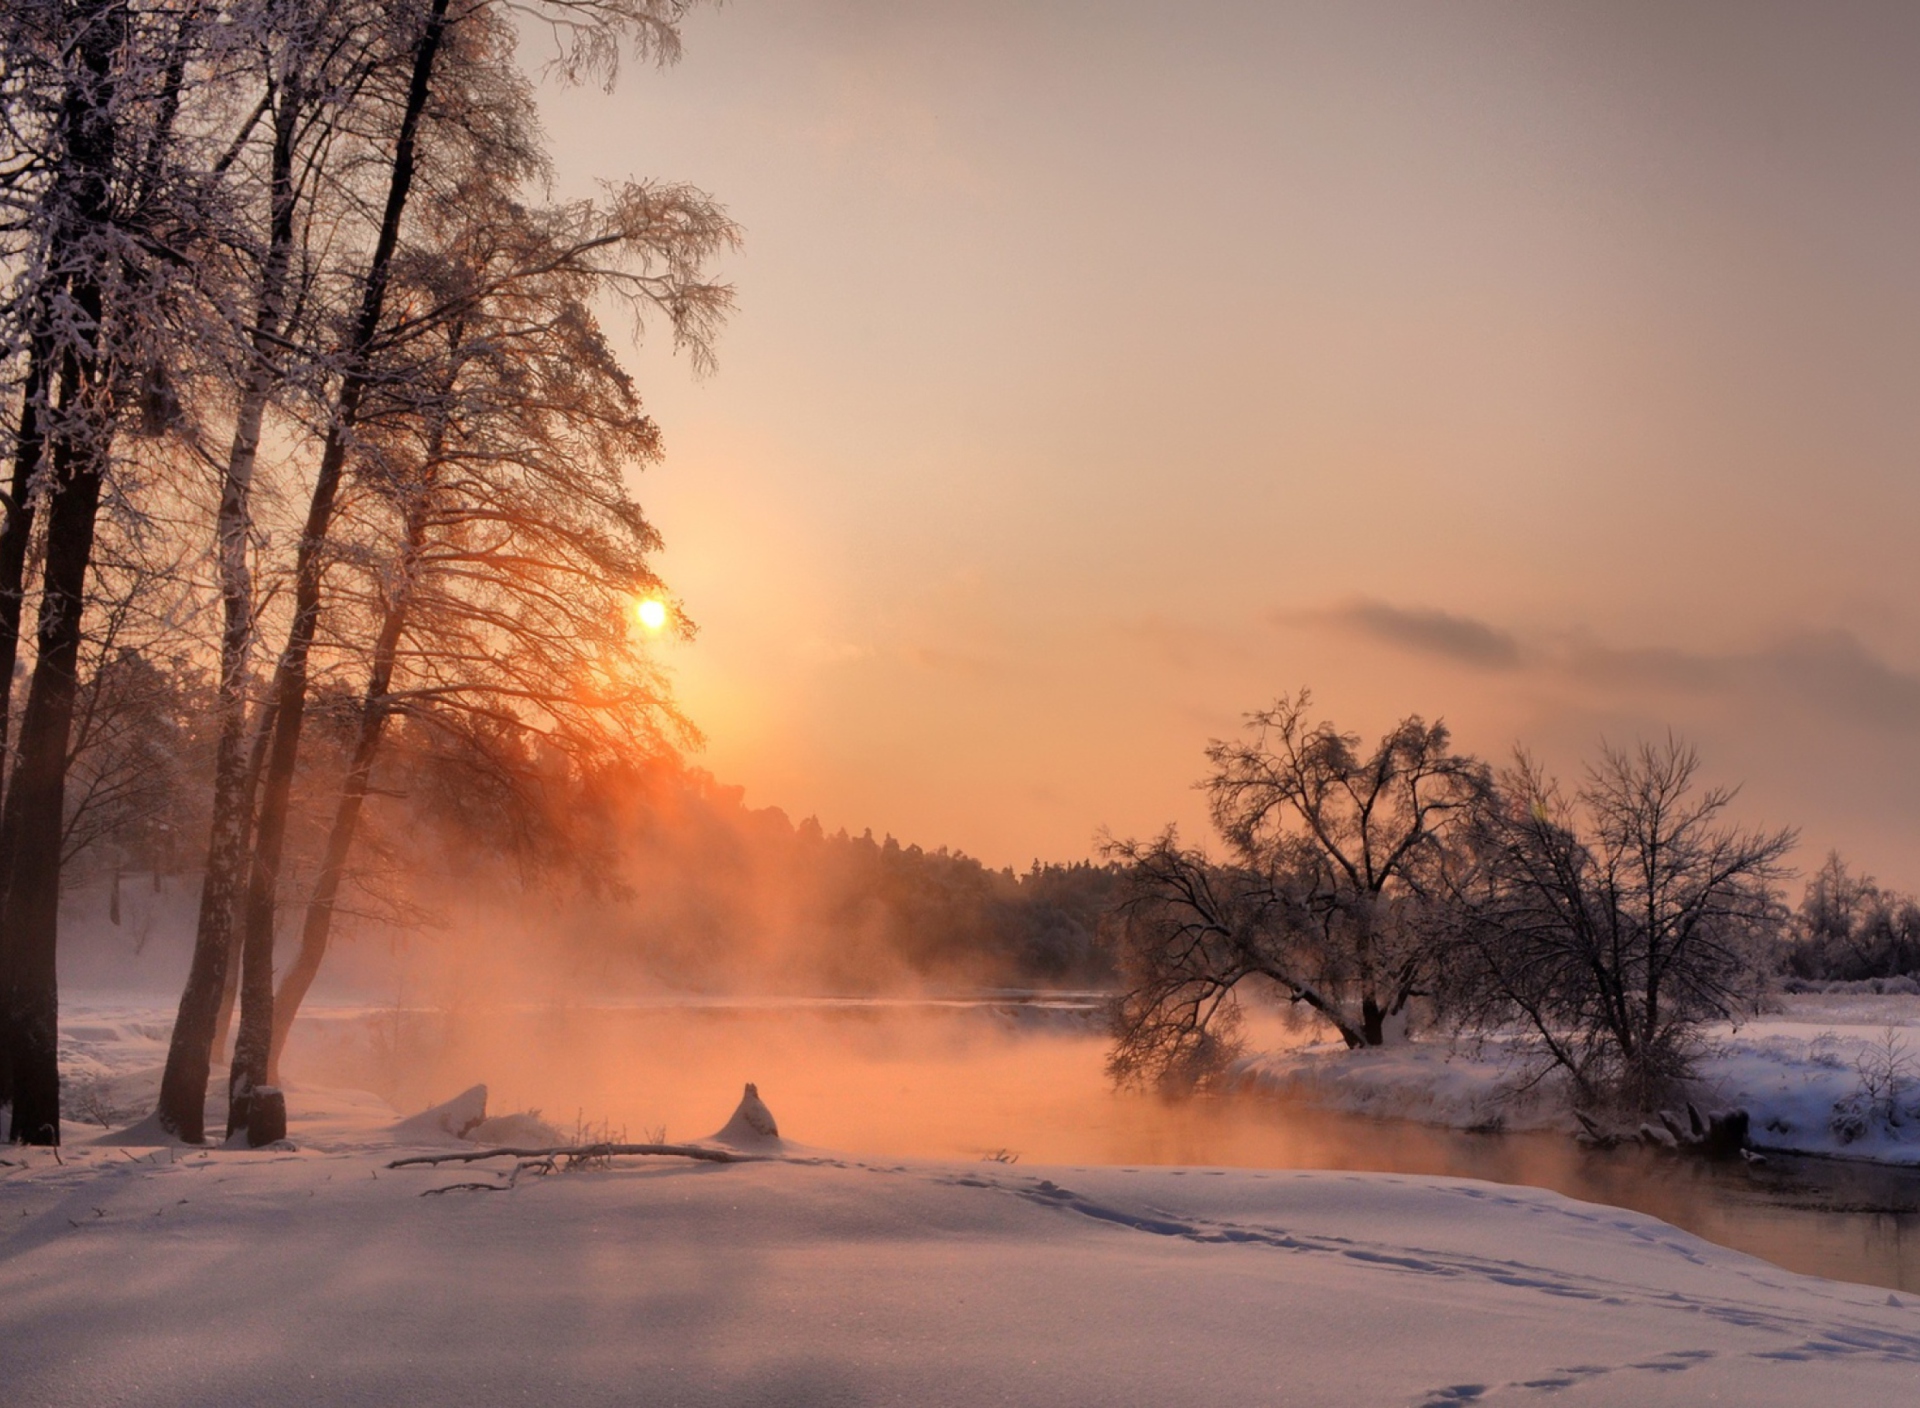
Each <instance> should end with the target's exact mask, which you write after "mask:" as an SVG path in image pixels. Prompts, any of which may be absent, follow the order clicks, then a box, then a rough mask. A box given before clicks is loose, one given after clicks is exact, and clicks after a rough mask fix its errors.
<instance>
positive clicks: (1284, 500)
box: [543, 0, 1920, 888]
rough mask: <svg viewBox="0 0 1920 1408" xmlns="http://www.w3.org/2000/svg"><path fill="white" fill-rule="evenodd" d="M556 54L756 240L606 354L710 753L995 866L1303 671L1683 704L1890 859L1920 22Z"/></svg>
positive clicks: (1892, 18) (683, 674) (1557, 698)
mask: <svg viewBox="0 0 1920 1408" xmlns="http://www.w3.org/2000/svg"><path fill="white" fill-rule="evenodd" d="M685 41H686V47H685V56H684V58H683V59H682V61H681V62H680V63H679V64H678V65H677V66H676V67H673V68H670V69H666V70H658V71H656V70H652V69H643V68H640V67H629V68H628V70H627V71H626V72H625V73H624V74H623V75H622V77H621V80H620V83H619V85H618V87H617V88H616V90H615V91H614V92H613V93H612V94H606V93H602V92H600V91H598V90H595V89H584V90H582V89H575V90H563V89H560V88H557V87H553V86H548V87H546V88H544V89H543V112H544V115H545V121H546V122H547V125H548V128H549V131H550V135H551V137H552V139H553V144H554V149H555V153H556V157H557V162H558V177H557V183H556V189H557V190H558V191H559V192H560V193H561V194H578V193H583V192H586V191H589V190H590V189H591V188H592V182H593V180H594V179H595V178H600V177H605V178H626V177H648V178H655V179H670V180H681V181H688V182H691V183H693V184H696V185H698V186H700V187H702V188H703V189H705V190H708V191H710V192H712V193H713V194H714V195H715V196H717V197H718V198H719V199H720V200H722V201H723V202H724V203H725V204H726V206H727V207H728V209H729V210H730V211H731V213H732V214H733V215H734V216H735V217H736V218H737V219H738V220H739V221H740V222H741V224H742V225H743V226H744V228H745V232H746V241H745V244H744V246H743V248H742V250H741V252H740V253H739V254H738V255H737V256H736V257H733V258H731V259H730V260H729V261H728V262H727V264H726V266H725V273H726V276H727V277H728V278H729V279H730V280H731V281H732V282H733V283H734V285H735V286H736V288H737V291H738V300H739V307H738V311H737V313H736V314H735V316H734V318H733V319H732V321H731V323H730V325H729V327H728V329H727V331H726V333H725V335H724V337H723V340H722V342H721V344H720V348H719V355H720V365H719V369H718V371H717V372H716V373H715V374H714V375H712V376H709V377H706V378H696V377H695V376H694V375H693V374H692V371H691V369H690V368H689V366H688V365H687V363H686V362H685V360H684V359H681V360H675V359H673V358H672V357H671V355H670V353H669V350H668V348H667V347H666V345H665V339H662V338H658V337H655V338H652V339H650V340H648V341H647V342H645V343H644V344H643V345H641V346H640V347H639V348H638V349H637V350H635V351H634V352H633V353H632V360H633V365H634V368H635V371H636V373H637V374H638V375H639V377H640V379H641V386H642V390H643V394H644V395H645V396H646V398H647V400H648V403H649V405H650V407H651V409H652V412H653V414H654V415H655V417H656V419H657V420H658V421H659V423H660V425H661V427H662V429H663V431H664V436H665V441H666V447H667V458H666V460H665V462H664V463H663V464H661V465H659V466H656V467H654V468H651V469H649V470H648V471H647V473H646V474H645V475H644V476H643V477H642V478H641V479H640V481H639V482H638V485H637V489H638V492H639V495H640V497H641V500H642V502H643V504H644V505H645V506H646V507H647V509H648V511H649V513H650V514H651V516H652V517H653V518H654V520H655V522H656V523H657V524H658V526H659V527H660V528H661V530H662V532H663V533H664V534H665V537H666V541H667V549H666V551H665V553H664V554H663V556H662V557H661V559H660V567H661V570H662V572H663V574H664V575H665V577H666V578H667V579H668V581H669V582H671V583H672V585H673V587H674V589H675V591H676V592H677V593H678V594H679V596H680V598H681V599H682V600H683V601H684V603H685V605H686V609H687V611H688V613H689V614H690V615H691V617H692V618H693V619H694V620H695V621H696V622H697V623H698V625H699V635H698V637H697V639H696V640H694V641H693V642H691V643H689V644H684V645H675V646H672V647H670V648H669V649H668V651H667V654H668V656H669V659H670V663H671V665H672V668H673V670H674V673H675V676H676V679H677V688H678V691H679V695H680V698H681V700H682V702H683V704H684V705H685V706H686V708H687V709H688V710H689V712H690V713H691V714H692V715H693V717H694V718H695V719H696V720H697V721H698V722H699V724H700V725H701V726H702V728H703V729H704V730H705V733H706V735H707V744H706V747H705V749H704V751H703V753H702V754H700V755H699V756H698V759H697V761H698V762H699V764H700V765H701V766H704V767H707V768H709V769H711V770H712V771H713V772H714V773H716V774H717V775H719V776H720V777H722V778H723V779H725V780H727V781H730V782H735V783H740V784H743V785H744V786H745V787H746V788H747V791H748V799H749V801H750V802H752V803H755V804H758V805H779V806H781V807H783V808H785V809H786V810H787V811H788V812H789V813H790V814H792V815H793V816H794V817H796V818H799V817H802V816H806V815H809V814H813V815H817V816H818V817H819V818H820V820H821V821H822V823H823V824H825V825H826V826H827V828H828V829H829V830H832V829H834V828H836V827H839V826H845V827H848V828H850V829H851V830H853V831H854V832H856V833H857V832H859V831H860V830H862V829H863V828H866V827H871V828H872V829H873V830H874V832H875V834H876V835H879V834H882V833H892V834H894V835H896V836H898V837H900V838H901V839H902V840H910V841H915V842H919V843H920V844H922V845H925V846H927V847H929V848H932V847H934V846H938V845H951V846H955V847H957V848H960V849H963V850H965V851H967V852H969V853H971V854H974V855H977V856H979V857H981V858H982V859H983V860H986V861H988V862H989V863H991V864H995V865H999V864H1007V863H1011V864H1015V865H1017V866H1024V865H1025V864H1026V863H1027V862H1028V861H1029V860H1031V859H1033V858H1035V857H1042V858H1049V859H1071V858H1076V857H1081V856H1086V855H1089V854H1092V853H1094V851H1095V848H1096V847H1097V845H1098V838H1099V836H1100V834H1101V833H1102V831H1103V829H1105V830H1107V831H1110V832H1111V833H1112V834H1114V835H1118V836H1126V835H1142V834H1146V833H1150V832H1153V831H1156V830H1158V829H1159V828H1160V827H1161V826H1163V825H1165V824H1167V823H1169V822H1177V823H1179V824H1180V825H1181V827H1182V829H1183V834H1185V835H1187V836H1189V837H1192V838H1195V839H1198V838H1200V837H1202V836H1203V835H1204V833H1205V816H1204V806H1203V799H1202V797H1201V795H1200V793H1199V792H1198V791H1197V790H1196V789H1195V787H1194V783H1195V782H1196V781H1197V780H1198V778H1199V777H1200V775H1201V774H1202V772H1203V770H1204V767H1205V760H1204V757H1203V749H1204V747H1205V745H1206V743H1207V741H1208V740H1209V739H1210V738H1214V737H1221V736H1225V735H1228V734H1231V733H1233V732H1234V731H1235V730H1236V729H1237V728H1238V727H1239V721H1240V719H1241V716H1242V715H1243V714H1244V713H1245V712H1246V711H1248V710H1251V709H1254V708H1258V707H1261V706H1263V705H1265V704H1267V703H1270V702H1271V701H1272V700H1273V698H1274V697H1275V696H1276V695H1278V694H1280V693H1282V692H1285V691H1291V690H1295V689H1298V688H1301V687H1303V686H1304V687H1309V688H1311V689H1312V691H1313V693H1314V698H1315V702H1316V704H1317V706H1318V708H1319V710H1320V712H1322V713H1323V714H1324V715H1325V716H1326V717H1330V718H1332V719H1333V720H1335V721H1336V722H1337V723H1338V724H1340V725H1341V726H1342V727H1343V728H1349V729H1352V730H1355V731H1358V732H1361V733H1363V734H1374V733H1377V732H1379V731H1381V730H1383V729H1384V728H1386V727H1387V726H1388V725H1390V724H1391V723H1392V722H1393V721H1395V720H1396V719H1398V718H1400V717H1401V716H1403V715H1406V714H1410V713H1418V714H1421V715H1423V716H1424V717H1427V718H1429V719H1431V718H1434V717H1441V718H1444V719H1445V720H1446V721H1447V722H1448V723H1449V724H1450V725H1451V726H1452V728H1453V730H1454V734H1455V737H1456V739H1457V741H1458V742H1459V744H1460V745H1461V746H1462V747H1464V748H1467V749H1469V750H1471V751H1474V752H1477V753H1480V754H1482V755H1484V756H1487V757H1489V758H1495V759H1500V758H1504V757H1506V756H1507V755H1508V754H1509V753H1510V751H1511V750H1512V749H1513V748H1514V747H1515V746H1516V744H1518V745H1524V746H1526V747H1528V748H1529V749H1531V750H1533V751H1534V752H1535V753H1536V754H1537V755H1538V756H1539V757H1541V758H1542V759H1543V760H1545V761H1546V762H1547V763H1548V765H1549V766H1550V767H1551V768H1553V769H1554V770H1555V771H1557V772H1559V773H1561V774H1562V775H1563V776H1565V777H1568V778H1575V777H1577V775H1578V772H1579V770H1580V768H1581V766H1582V760H1583V759H1585V758H1587V757H1590V756H1591V755H1592V753H1593V752H1594V750H1595V749H1596V748H1597V747H1598V746H1599V744H1600V742H1601V741H1602V740H1603V739H1604V740H1607V741H1610V742H1613V743H1616V744H1626V743H1631V742H1633V741H1634V740H1635V739H1638V738H1655V739H1658V738H1664V737H1665V736H1666V734H1667V732H1668V731H1669V730H1672V731H1674V732H1676V733H1678V734H1680V735H1682V736H1684V737H1685V738H1687V739H1689V740H1691V741H1692V742H1694V743H1695V744H1696V745H1697V746H1698V747H1699V748H1700V750H1701V752H1702V754H1703V756H1704V759H1705V775H1706V776H1707V777H1708V778H1709V779H1710V780H1715V781H1721V782H1728V783H1733V782H1741V783H1743V784H1744V787H1743V791H1742V792H1741V794H1740V799H1739V803H1738V806H1739V809H1740V813H1741V816H1742V818H1743V819H1744V820H1747V821H1751V822H1755V823H1766V824H1772V825H1793V826H1797V827H1799V828H1800V830H1801V832H1802V835H1803V838H1804V841H1805V853H1804V855H1803V861H1802V863H1803V864H1809V865H1810V864H1813V863H1817V861H1818V859H1819V857H1820V854H1821V853H1823V852H1824V851H1825V850H1826V849H1828V848H1829V847H1838V848H1839V849H1841V850H1842V852H1843V853H1845V854H1846V855H1847V856H1848V857H1850V858H1851V859H1852V860H1854V861H1855V863H1856V864H1857V865H1859V866H1861V867H1863V868H1865V869H1866V870H1868V871H1870V872H1873V873H1875V874H1877V875H1879V876H1880V877H1881V878H1882V880H1884V881H1886V882H1888V883H1891V884H1896V885H1900V886H1904V887H1909V888H1920V791H1917V790H1916V785H1915V784H1916V781H1920V613H1917V612H1916V605H1915V604H1916V601H1920V590H1917V589H1920V555H1917V554H1916V553H1915V552H1914V551H1913V547H1912V540H1913V536H1914V531H1915V528H1916V525H1920V513H1917V512H1916V510H1920V474H1916V473H1915V466H1916V461H1917V460H1920V394H1916V385H1917V384H1920V378H1917V377H1916V373H1920V316H1917V315H1920V276H1917V275H1916V268H1917V267H1920V265H1917V263H1916V261H1920V179H1916V178H1917V177H1920V84H1917V83H1915V82H1914V81H1913V75H1914V74H1915V73H1916V72H1920V8H1916V7H1914V6H1912V5H1910V4H1904V3H1900V4H1882V5H1869V4H1848V3H1835V4H1827V5H1820V6H1809V5H1804V4H1769V3H1763V2H1762V0H1737V3H1707V2H1706V0H1699V2H1697V3H1691V4H1688V5H1685V6H1675V5H1671V4H1668V3H1644V4H1640V3H1611V4H1588V5H1530V4H1522V3H1483V2H1482V0H1459V2H1458V3H1449V4H1445V5H1441V4H1435V3H1431V0H1428V2H1427V3H1389V2H1388V0H1377V2H1376V0H1338V3H1331V0H1330V2H1329V3H1321V4H1288V3H1276V0H1263V2H1262V3H1252V4H1236V3H1224V2H1223V0H1195V2H1194V3H1190V4H1188V5H1183V6H1178V7H1171V6H1164V5H1145V4H1140V3H1134V0H1102V3H1066V2H1065V0H1062V2H1061V3H1043V0H1031V2H1030V3H1025V4H1018V3H999V0H970V3H967V4H964V5H954V4H952V3H946V4H931V3H921V2H920V0H872V2H871V3H869V2H868V0H782V3H779V4H772V3H767V0H730V3H728V4H726V5H725V6H724V7H722V8H718V9H712V10H702V11H699V12H697V13H695V14H694V15H693V16H692V17H691V18H690V20H689V21H688V23H687V25H686V28H685Z"/></svg>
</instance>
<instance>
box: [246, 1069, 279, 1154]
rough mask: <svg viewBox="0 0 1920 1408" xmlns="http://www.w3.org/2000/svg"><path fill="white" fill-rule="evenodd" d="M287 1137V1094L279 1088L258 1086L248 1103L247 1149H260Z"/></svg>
mask: <svg viewBox="0 0 1920 1408" xmlns="http://www.w3.org/2000/svg"><path fill="white" fill-rule="evenodd" d="M286 1137H287V1096H286V1092H285V1091H283V1090H281V1089H279V1088H278V1087H277V1086H272V1085H256V1086H255V1087H254V1088H253V1096H252V1098H251V1099H250V1100H248V1102H247V1147H248V1148H249V1149H258V1148H259V1147H260V1146H261V1145H263V1144H271V1143H273V1142H274V1141H275V1140H278V1139H285V1138H286Z"/></svg>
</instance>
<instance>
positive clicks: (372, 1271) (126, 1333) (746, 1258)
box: [0, 1091, 1920, 1408]
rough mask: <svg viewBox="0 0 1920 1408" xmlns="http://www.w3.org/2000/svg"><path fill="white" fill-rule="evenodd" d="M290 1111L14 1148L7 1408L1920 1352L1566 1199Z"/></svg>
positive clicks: (1888, 1332) (1727, 1260)
mask: <svg viewBox="0 0 1920 1408" xmlns="http://www.w3.org/2000/svg"><path fill="white" fill-rule="evenodd" d="M295 1105H296V1108H297V1109H300V1110H304V1111H307V1112H309V1113H308V1114H307V1115H306V1116H305V1117H304V1118H297V1119H296V1121H295V1127H294V1144H295V1145H296V1146H297V1147H295V1148H292V1149H287V1150H267V1151H257V1152H242V1151H226V1150H215V1151H199V1150H193V1151H188V1150H169V1149H156V1150H149V1151H142V1150H138V1149H128V1148H124V1147H101V1146H93V1147H88V1146H84V1145H79V1144H75V1145H72V1146H70V1147H69V1148H67V1149H66V1150H64V1151H63V1153H62V1158H63V1159H64V1162H59V1161H56V1160H55V1158H54V1157H53V1155H52V1153H51V1151H42V1150H32V1151H27V1152H26V1154H25V1155H24V1158H25V1161H26V1165H25V1166H24V1167H15V1168H10V1169H6V1170H0V1172H4V1173H5V1175H6V1176H5V1177H4V1179H0V1229H3V1230H0V1238H3V1239H4V1240H0V1342H3V1343H5V1344H6V1346H7V1354H6V1357H7V1360H8V1365H9V1367H8V1371H7V1372H8V1392H7V1401H8V1402H9V1403H13V1404H20V1405H22V1408H27V1405H36V1406H37V1405H67V1404H73V1405H81V1404H84V1405H88V1408H106V1406H107V1405H117V1404H140V1405H143V1408H149V1406H155V1405H157V1406H158V1408H165V1405H187V1404H203V1403H209V1402H246V1403H256V1404H328V1405H351V1404H369V1405H372V1404H380V1405H386V1404H393V1403H402V1402H404V1403H409V1404H423V1405H425V1404H449V1405H461V1408H467V1406H468V1405H473V1404H496V1403H514V1402H522V1401H526V1402H539V1403H551V1402H566V1403H570V1404H576V1405H593V1404H614V1403H620V1404H630V1403H638V1402H645V1403H649V1404H662V1405H667V1404H688V1405H692V1404H730V1405H734V1404H769V1405H772V1404H779V1405H792V1406H794V1408H798V1406H799V1405H810V1404H863V1403H900V1404H907V1403H911V1404H947V1403H950V1404H969V1405H970V1404H978V1403H1008V1404H1049V1405H1055V1404H1082V1403H1084V1404H1134V1403H1138V1404H1156V1405H1171V1404H1184V1403H1193V1404H1208V1405H1219V1404H1237V1403H1246V1404H1254V1403H1258V1404H1271V1403H1276V1402H1298V1403H1313V1404H1328V1405H1341V1404H1354V1405H1362V1404H1364V1405H1369V1408H1372V1405H1380V1404H1442V1403H1462V1402H1470V1401H1484V1402H1489V1403H1508V1402H1512V1403H1519V1402H1528V1401H1533V1400H1544V1399H1548V1398H1551V1399H1552V1400H1553V1401H1555V1402H1558V1403H1583V1402H1585V1403H1627V1402H1632V1403H1639V1404H1662V1403H1672V1404H1681V1403H1686V1404H1693V1403H1700V1402H1707V1401H1714V1400H1716V1399H1718V1400H1720V1401H1729V1402H1731V1401H1739V1402H1743V1403H1748V1404H1782V1405H1786V1404H1804V1403H1808V1402H1814V1401H1823V1400H1826V1399H1829V1398H1832V1399H1836V1400H1838V1401H1848V1402H1858V1403H1893V1402H1901V1401H1904V1399H1905V1396H1906V1395H1907V1394H1908V1393H1909V1392H1910V1390H1911V1387H1912V1384H1913V1383H1914V1382H1915V1379H1916V1377H1917V1376H1920V1302H1916V1301H1915V1299H1914V1298H1913V1297H1910V1296H1905V1295H1890V1294H1888V1293H1887V1292H1886V1291H1884V1290H1878V1289H1873V1288H1869V1287H1864V1286H1856V1285H1847V1284H1843V1283H1838V1282H1830V1281H1822V1280H1818V1279H1814V1278H1808V1277H1800V1276H1795V1275H1792V1274H1790V1273H1788V1272H1785V1271H1781V1270H1779V1269H1777V1268H1775V1267H1773V1266H1769V1265H1767V1264H1766V1263H1763V1262H1760V1261H1756V1260H1754V1259H1752V1258H1749V1257H1745V1256H1742V1255H1740V1254H1738V1253H1735V1252H1730V1251H1727V1250H1724V1249H1722V1248H1719V1247H1715V1246H1712V1245H1710V1244H1708V1243H1706V1242H1703V1241H1700V1240H1699V1239H1697V1238H1694V1237H1692V1236H1689V1235H1687V1234H1686V1233H1683V1232H1680V1231H1677V1230H1676V1229H1674V1228H1672V1227H1669V1226H1667V1225H1666V1224H1664V1223H1661V1222H1658V1221H1655V1220H1653V1219H1651V1218H1647V1217H1643V1216H1640V1215H1638V1214H1635V1213H1631V1212H1625V1211H1621V1210H1619V1209H1615V1208H1606V1207H1600V1206H1596V1205H1593V1204H1586V1203H1578V1202H1574V1201H1571V1200H1569V1199H1566V1198H1562V1197H1559V1196H1558V1195H1555V1194H1552V1193H1548V1192H1543V1191H1539V1190H1534V1189H1525V1188H1511V1187H1501V1186H1497V1185H1492V1184H1484V1183H1478V1182H1473V1181H1468V1180H1456V1179H1443V1178H1420V1177H1406V1176H1394V1175H1356V1174H1347V1173H1326V1172H1295V1171H1272V1172H1269V1171H1259V1170H1244V1169H1243V1170H1218V1169H1212V1170H1206V1169H1181V1168H1027V1167H1025V1166H1017V1167H1008V1166H1005V1165H1001V1164H994V1163H972V1164H968V1163H936V1162H905V1163H902V1162H890V1161H875V1160H863V1159H854V1158H846V1157H838V1156H834V1155H831V1154H824V1153H820V1152H819V1151H812V1150H803V1149H802V1150H795V1151H794V1152H795V1153H796V1154H797V1155H798V1156H799V1157H798V1160H797V1161H793V1162H771V1163H756V1164H736V1165H726V1166H711V1165H697V1166H696V1165H692V1164H689V1163H687V1162H684V1161H678V1160H655V1161H640V1160H635V1161H632V1162H631V1163H628V1164H625V1165H622V1166H615V1167H612V1168H600V1169H594V1170H588V1171H579V1172H571V1173H558V1174H551V1175H548V1176H545V1177H531V1176H523V1177H522V1178H521V1179H520V1180H519V1181H518V1183H517V1184H516V1185H515V1186H513V1187H512V1188H511V1189H503V1190H501V1191H478V1190H468V1191H450V1192H446V1193H443V1194H440V1195H437V1196H423V1195H425V1194H428V1193H429V1191H430V1190H433V1189H437V1188H442V1187H445V1186H446V1185H450V1184H455V1183H470V1182H475V1181H478V1182H485V1183H490V1184H492V1183H503V1182H504V1181H505V1178H504V1175H505V1174H506V1172H507V1167H506V1166H505V1165H500V1166H498V1167H497V1170H496V1171H495V1172H493V1173H476V1171H475V1170H474V1169H473V1168H471V1167H463V1168H460V1169H458V1170H448V1169H431V1168H408V1169H393V1168H390V1167H388V1164H389V1163H390V1162H391V1160H392V1159H393V1158H394V1157H396V1156H397V1155H398V1154H400V1153H403V1152H405V1150H404V1149H402V1148H397V1147H395V1146H394V1144H393V1135H392V1133H391V1126H390V1124H386V1123H382V1121H388V1120H390V1119H391V1112H388V1111H384V1110H381V1109H380V1108H378V1106H377V1105H376V1104H373V1103H370V1102H368V1101H366V1100H365V1099H364V1098H358V1097H338V1098H337V1097H334V1096H331V1095H329V1094H327V1093H326V1092H321V1091H303V1092H300V1098H299V1099H297V1100H296V1102H295ZM718 1113H724V1112H718ZM718 1113H717V1115H716V1121H715V1122H716V1123H717V1122H718ZM790 1132H791V1131H790ZM802 1133H804V1132H802Z"/></svg>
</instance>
